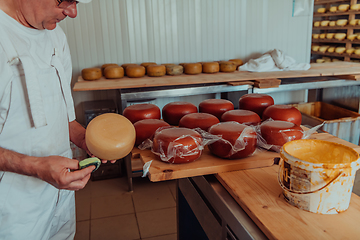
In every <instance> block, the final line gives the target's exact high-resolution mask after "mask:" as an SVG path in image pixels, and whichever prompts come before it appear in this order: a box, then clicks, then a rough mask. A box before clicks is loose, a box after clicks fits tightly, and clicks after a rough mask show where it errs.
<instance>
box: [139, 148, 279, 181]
mask: <svg viewBox="0 0 360 240" xmlns="http://www.w3.org/2000/svg"><path fill="white" fill-rule="evenodd" d="M135 151H137V150H135ZM140 157H141V159H142V161H143V163H144V164H145V163H147V162H149V161H152V163H151V165H150V168H149V179H150V181H152V182H157V181H165V180H172V179H179V178H185V177H194V176H202V175H208V174H215V173H219V172H228V171H234V170H240V169H249V168H259V167H266V166H271V165H273V163H274V158H276V157H279V153H275V152H268V151H264V150H263V151H261V150H259V151H256V153H255V154H254V155H253V156H250V157H247V158H243V159H236V160H227V159H221V158H218V157H216V156H214V155H212V154H211V153H210V151H209V149H208V148H207V147H205V149H204V151H203V153H202V155H201V157H200V158H199V159H197V160H196V161H194V162H191V163H183V164H171V163H166V162H162V161H161V160H159V158H158V157H157V156H156V155H154V154H153V153H152V152H151V151H150V150H143V151H141V152H140Z"/></svg>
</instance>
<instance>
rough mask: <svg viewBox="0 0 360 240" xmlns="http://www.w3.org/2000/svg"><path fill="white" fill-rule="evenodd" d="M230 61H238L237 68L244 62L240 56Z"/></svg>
mask: <svg viewBox="0 0 360 240" xmlns="http://www.w3.org/2000/svg"><path fill="white" fill-rule="evenodd" d="M229 61H230V62H235V63H236V69H238V68H239V67H240V66H241V65H243V64H244V62H243V60H241V59H239V58H235V59H230V60H229Z"/></svg>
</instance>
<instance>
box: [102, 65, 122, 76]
mask: <svg viewBox="0 0 360 240" xmlns="http://www.w3.org/2000/svg"><path fill="white" fill-rule="evenodd" d="M110 66H117V67H118V66H119V64H116V63H106V64H103V65H101V73H102V74H103V75H105V74H104V70H105V68H106V67H110Z"/></svg>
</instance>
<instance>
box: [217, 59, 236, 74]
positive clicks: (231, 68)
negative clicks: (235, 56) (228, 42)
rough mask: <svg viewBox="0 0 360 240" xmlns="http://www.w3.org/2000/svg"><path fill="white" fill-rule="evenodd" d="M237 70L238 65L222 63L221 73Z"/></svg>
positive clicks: (228, 62)
mask: <svg viewBox="0 0 360 240" xmlns="http://www.w3.org/2000/svg"><path fill="white" fill-rule="evenodd" d="M235 70H236V63H235V62H232V61H222V62H220V72H234V71H235Z"/></svg>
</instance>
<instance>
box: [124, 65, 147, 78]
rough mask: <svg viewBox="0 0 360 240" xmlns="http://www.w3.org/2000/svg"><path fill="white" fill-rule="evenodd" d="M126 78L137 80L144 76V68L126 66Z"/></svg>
mask: <svg viewBox="0 0 360 240" xmlns="http://www.w3.org/2000/svg"><path fill="white" fill-rule="evenodd" d="M125 72H126V76H128V77H130V78H139V77H143V76H145V67H143V66H139V65H136V66H127V67H126V68H125Z"/></svg>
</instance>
